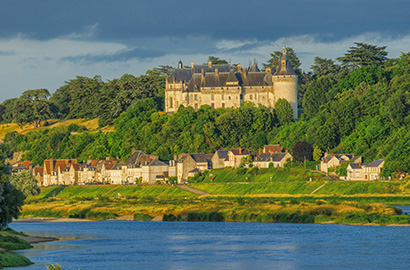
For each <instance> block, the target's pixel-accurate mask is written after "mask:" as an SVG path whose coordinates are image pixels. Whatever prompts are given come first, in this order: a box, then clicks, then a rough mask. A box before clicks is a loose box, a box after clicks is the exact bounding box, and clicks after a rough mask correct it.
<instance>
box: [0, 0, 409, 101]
mask: <svg viewBox="0 0 410 270" xmlns="http://www.w3.org/2000/svg"><path fill="white" fill-rule="evenodd" d="M409 14H410V3H409V1H407V0H390V1H386V0H384V1H380V0H354V1H353V0H344V1H331V0H304V1H298V0H294V1H283V0H282V1H277V0H254V1H244V0H237V1H229V0H227V1H224V0H219V1H215V0H207V1H194V0H158V1H154V0H151V1H136V0H116V1H114V0H81V1H79V0H70V1H67V0H65V1H61V0H36V1H33V0H22V1H20V0H14V1H10V0H1V8H0V102H2V101H4V100H5V99H8V98H13V97H19V96H20V95H21V93H22V92H23V91H25V90H28V89H37V88H46V89H48V90H49V91H50V92H51V93H52V92H54V91H55V90H56V89H57V88H59V87H60V86H62V85H64V82H65V81H67V80H70V79H73V78H75V76H77V75H79V76H89V77H93V76H94V75H101V76H102V78H103V80H105V81H107V80H111V79H113V78H119V77H121V76H122V75H123V74H125V73H129V74H133V75H140V74H144V73H145V71H146V70H148V69H152V68H154V67H157V66H159V65H172V66H176V65H177V63H178V61H179V60H182V61H183V63H184V64H186V65H190V63H191V61H194V62H195V63H204V62H206V60H207V58H208V56H210V55H213V56H217V57H220V58H223V59H226V60H229V59H230V60H231V61H232V63H241V64H242V66H246V65H247V64H248V63H249V61H251V60H253V59H256V60H257V61H258V63H260V64H261V63H264V62H266V60H268V59H269V53H270V52H272V51H274V50H281V47H282V44H283V41H284V40H285V42H286V44H287V45H288V46H290V47H292V48H293V49H294V50H295V51H296V53H297V55H298V57H299V59H300V60H301V62H302V68H303V69H304V70H305V71H308V70H309V68H310V66H311V64H312V63H313V58H314V57H315V56H320V57H325V58H332V59H335V58H336V57H338V56H342V55H343V54H344V53H345V52H346V51H347V50H348V49H349V47H350V46H352V45H353V42H366V43H370V44H373V45H378V46H384V45H386V46H387V51H388V52H389V55H388V57H398V56H399V55H400V53H401V52H409V51H410V49H409V48H410V27H409V25H410V16H409Z"/></svg>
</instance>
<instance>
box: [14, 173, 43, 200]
mask: <svg viewBox="0 0 410 270" xmlns="http://www.w3.org/2000/svg"><path fill="white" fill-rule="evenodd" d="M10 184H12V185H13V186H14V187H15V188H16V189H17V190H19V191H21V192H22V193H23V194H24V196H26V197H28V196H32V195H37V194H39V193H40V188H39V187H38V186H37V181H36V179H35V178H34V176H33V175H32V174H31V172H29V171H22V172H20V173H16V174H13V175H11V176H10Z"/></svg>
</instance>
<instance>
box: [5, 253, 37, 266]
mask: <svg viewBox="0 0 410 270" xmlns="http://www.w3.org/2000/svg"><path fill="white" fill-rule="evenodd" d="M31 264H33V262H31V261H30V260H29V259H28V258H26V257H24V256H22V255H18V254H15V253H14V252H6V251H0V267H18V266H28V265H31Z"/></svg>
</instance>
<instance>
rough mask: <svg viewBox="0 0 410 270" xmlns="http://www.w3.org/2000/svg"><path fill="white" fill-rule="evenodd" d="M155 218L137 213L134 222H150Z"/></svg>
mask: <svg viewBox="0 0 410 270" xmlns="http://www.w3.org/2000/svg"><path fill="white" fill-rule="evenodd" d="M152 219H153V217H151V216H150V215H147V214H144V213H135V214H134V220H142V221H150V220H152Z"/></svg>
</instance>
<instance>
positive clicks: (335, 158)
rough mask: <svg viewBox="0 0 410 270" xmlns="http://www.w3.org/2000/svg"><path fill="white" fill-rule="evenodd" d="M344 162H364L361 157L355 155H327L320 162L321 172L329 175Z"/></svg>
mask: <svg viewBox="0 0 410 270" xmlns="http://www.w3.org/2000/svg"><path fill="white" fill-rule="evenodd" d="M343 162H356V163H358V162H362V157H361V156H356V157H355V156H354V154H330V155H328V154H327V153H325V155H324V157H322V159H321V161H320V170H321V171H322V172H325V173H328V172H329V169H331V168H336V167H337V166H339V165H340V164H342V163H343Z"/></svg>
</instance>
